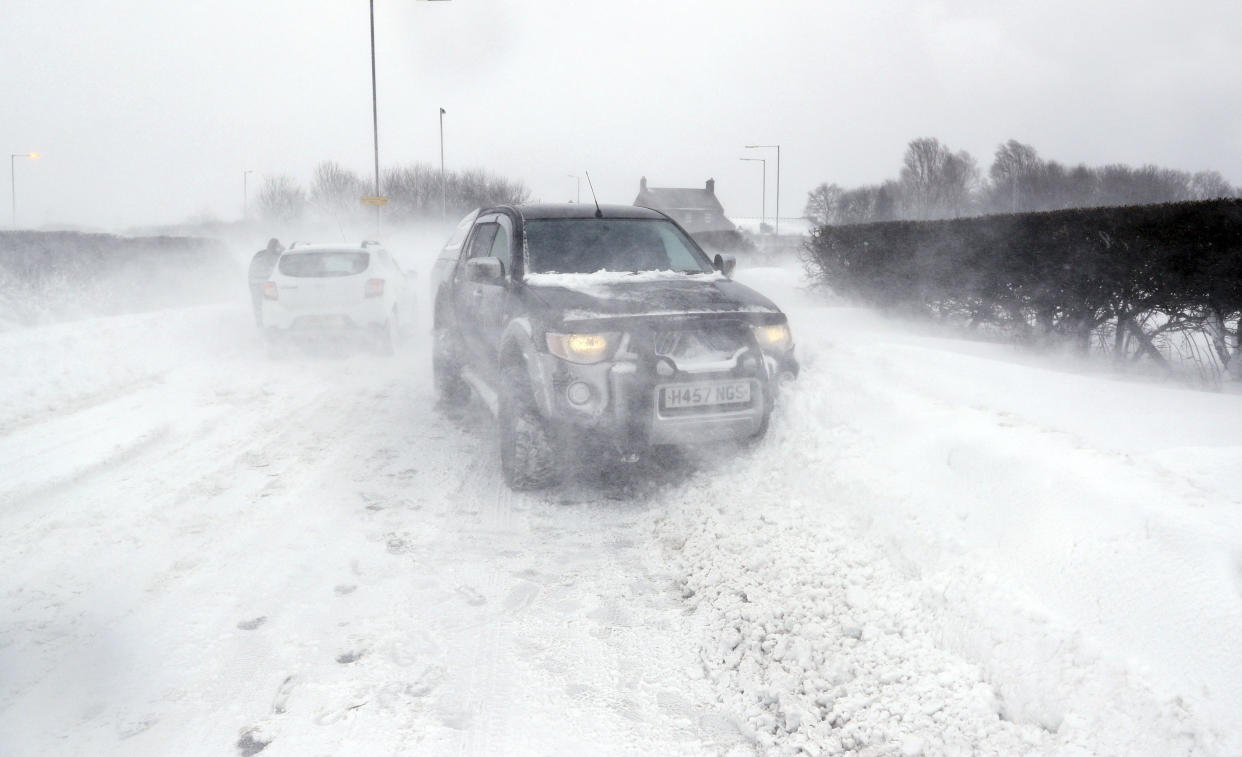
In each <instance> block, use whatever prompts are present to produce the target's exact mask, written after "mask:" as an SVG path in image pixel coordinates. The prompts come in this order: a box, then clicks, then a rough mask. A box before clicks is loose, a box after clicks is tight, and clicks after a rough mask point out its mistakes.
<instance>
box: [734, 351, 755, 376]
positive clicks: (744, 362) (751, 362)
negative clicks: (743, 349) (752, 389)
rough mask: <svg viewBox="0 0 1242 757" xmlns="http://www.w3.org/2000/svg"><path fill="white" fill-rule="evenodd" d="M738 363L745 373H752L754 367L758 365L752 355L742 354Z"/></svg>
mask: <svg viewBox="0 0 1242 757" xmlns="http://www.w3.org/2000/svg"><path fill="white" fill-rule="evenodd" d="M738 364H739V365H740V366H741V367H742V370H743V371H745V372H746V373H754V372H755V369H756V368H758V367H759V361H758V360H755V356H754V355H743V356H742V359H741V360H740V361H739V362H738Z"/></svg>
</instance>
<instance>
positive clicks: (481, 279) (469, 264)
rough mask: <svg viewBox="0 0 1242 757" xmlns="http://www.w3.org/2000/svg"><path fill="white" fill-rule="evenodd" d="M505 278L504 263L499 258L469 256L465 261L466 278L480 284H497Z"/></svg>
mask: <svg viewBox="0 0 1242 757" xmlns="http://www.w3.org/2000/svg"><path fill="white" fill-rule="evenodd" d="M504 278H505V264H504V263H502V262H501V261H500V258H470V259H469V260H467V261H466V279H468V280H469V281H477V282H478V283H480V284H499V283H500V282H501V281H503V280H504Z"/></svg>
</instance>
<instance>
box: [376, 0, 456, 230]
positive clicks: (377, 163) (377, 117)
mask: <svg viewBox="0 0 1242 757" xmlns="http://www.w3.org/2000/svg"><path fill="white" fill-rule="evenodd" d="M425 1H426V2H445V1H446V0H425ZM368 4H369V5H370V8H371V139H372V142H371V143H372V144H373V145H374V146H375V196H376V197H379V193H380V182H379V105H378V104H377V99H378V98H377V97H376V94H375V0H369V3H368ZM440 112H441V114H443V112H444V109H443V108H441V109H440ZM441 123H443V121H442V122H441ZM441 134H443V126H441ZM441 145H443V141H441ZM441 164H443V150H441ZM441 174H443V170H441ZM379 218H380V206H379V205H378V204H377V205H376V206H375V230H376V231H377V232H378V231H379Z"/></svg>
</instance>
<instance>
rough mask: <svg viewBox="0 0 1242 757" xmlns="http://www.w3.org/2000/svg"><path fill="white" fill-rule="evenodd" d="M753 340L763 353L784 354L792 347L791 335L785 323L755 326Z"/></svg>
mask: <svg viewBox="0 0 1242 757" xmlns="http://www.w3.org/2000/svg"><path fill="white" fill-rule="evenodd" d="M755 339H756V340H758V341H759V346H760V347H761V348H762V349H763V350H764V351H765V352H784V351H786V350H789V349H791V348H792V347H793V334H792V333H791V332H790V331H789V324H787V323H777V324H772V325H770V326H756V327H755Z"/></svg>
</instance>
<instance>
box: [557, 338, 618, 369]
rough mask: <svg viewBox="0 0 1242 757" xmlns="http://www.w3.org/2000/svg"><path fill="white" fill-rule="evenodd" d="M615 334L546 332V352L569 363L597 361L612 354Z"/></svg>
mask: <svg viewBox="0 0 1242 757" xmlns="http://www.w3.org/2000/svg"><path fill="white" fill-rule="evenodd" d="M616 341H617V335H616V334H555V333H552V332H550V331H549V332H548V352H551V353H552V354H553V355H556V356H557V357H559V358H561V359H562V360H568V361H569V362H571V363H583V364H590V363H598V362H600V361H601V360H605V359H607V358H608V356H609V355H610V354H612V348H613V345H614V344H615V343H616Z"/></svg>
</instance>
